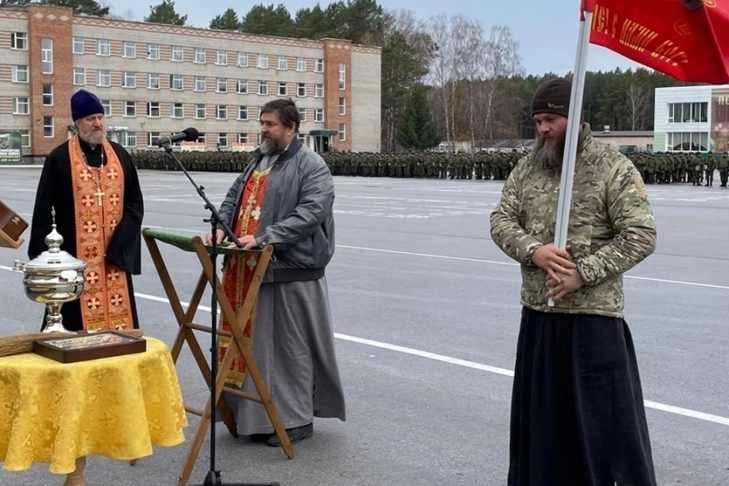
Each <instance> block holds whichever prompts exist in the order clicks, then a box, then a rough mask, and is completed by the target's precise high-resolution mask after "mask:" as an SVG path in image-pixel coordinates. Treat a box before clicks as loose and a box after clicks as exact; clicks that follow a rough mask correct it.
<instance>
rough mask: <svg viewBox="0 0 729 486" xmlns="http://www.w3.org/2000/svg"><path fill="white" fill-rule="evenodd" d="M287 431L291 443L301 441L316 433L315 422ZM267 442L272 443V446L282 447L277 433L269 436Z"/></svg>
mask: <svg viewBox="0 0 729 486" xmlns="http://www.w3.org/2000/svg"><path fill="white" fill-rule="evenodd" d="M286 433H287V434H288V435H289V440H290V441H291V443H294V442H299V441H301V440H304V439H306V438H309V437H311V436H312V435H314V424H306V425H302V426H301V427H294V428H292V429H286ZM266 444H268V445H270V446H271V447H281V441H280V440H279V438H278V436H277V435H276V434H273V435H272V436H271V437H269V438H268V440H267V441H266Z"/></svg>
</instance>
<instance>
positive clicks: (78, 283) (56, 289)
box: [15, 209, 86, 332]
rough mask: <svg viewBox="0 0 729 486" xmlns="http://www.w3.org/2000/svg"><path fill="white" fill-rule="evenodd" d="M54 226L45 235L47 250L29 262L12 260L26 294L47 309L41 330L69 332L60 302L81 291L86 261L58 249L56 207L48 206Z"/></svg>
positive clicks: (76, 297) (60, 242)
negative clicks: (21, 276)
mask: <svg viewBox="0 0 729 486" xmlns="http://www.w3.org/2000/svg"><path fill="white" fill-rule="evenodd" d="M51 215H52V217H53V227H52V229H51V232H50V233H49V234H48V235H47V236H46V239H45V242H46V246H48V250H46V251H44V252H43V253H41V254H40V255H38V256H37V257H36V258H34V259H33V260H31V261H29V262H28V263H22V262H20V261H18V260H16V261H15V270H16V271H19V272H22V273H24V274H25V276H24V277H23V285H24V287H25V294H26V295H27V296H28V298H29V299H30V300H32V301H33V302H38V303H39V304H45V305H46V307H47V310H48V315H47V316H46V327H45V328H44V329H43V332H71V331H68V330H67V329H66V328H65V327H63V318H62V317H61V306H62V305H63V304H64V303H66V302H72V301H74V300H76V299H78V298H79V297H80V296H81V293H82V292H83V291H84V281H85V278H84V270H86V263H85V262H83V261H81V260H78V259H76V258H74V257H73V256H71V255H70V254H68V253H67V252H65V251H63V250H61V245H62V244H63V236H61V234H60V233H58V231H56V211H55V209H52V210H51Z"/></svg>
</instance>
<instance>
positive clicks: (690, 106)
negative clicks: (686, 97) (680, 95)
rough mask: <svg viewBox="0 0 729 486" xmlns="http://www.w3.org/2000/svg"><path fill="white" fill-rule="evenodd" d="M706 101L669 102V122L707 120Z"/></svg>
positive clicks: (701, 121)
mask: <svg viewBox="0 0 729 486" xmlns="http://www.w3.org/2000/svg"><path fill="white" fill-rule="evenodd" d="M708 105H709V104H708V103H707V102H694V103H669V104H668V122H669V123H706V122H707V121H708Z"/></svg>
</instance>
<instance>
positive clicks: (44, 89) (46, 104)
mask: <svg viewBox="0 0 729 486" xmlns="http://www.w3.org/2000/svg"><path fill="white" fill-rule="evenodd" d="M46 87H49V88H50V92H46ZM46 96H48V97H50V98H49V99H50V102H49V103H46ZM41 103H42V104H43V106H53V83H43V85H42V86H41Z"/></svg>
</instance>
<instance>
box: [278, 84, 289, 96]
mask: <svg viewBox="0 0 729 486" xmlns="http://www.w3.org/2000/svg"><path fill="white" fill-rule="evenodd" d="M288 92H289V87H288V84H287V83H286V81H279V82H278V84H277V85H276V93H278V96H288V95H287V93H288Z"/></svg>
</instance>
